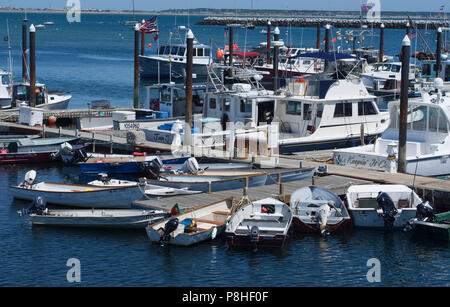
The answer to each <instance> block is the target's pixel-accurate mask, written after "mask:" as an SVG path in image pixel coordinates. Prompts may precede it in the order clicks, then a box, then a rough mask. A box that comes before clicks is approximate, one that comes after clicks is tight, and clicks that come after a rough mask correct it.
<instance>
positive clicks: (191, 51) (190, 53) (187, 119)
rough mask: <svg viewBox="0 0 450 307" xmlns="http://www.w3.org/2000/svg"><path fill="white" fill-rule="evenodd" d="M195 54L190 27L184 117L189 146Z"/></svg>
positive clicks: (190, 139) (187, 40)
mask: <svg viewBox="0 0 450 307" xmlns="http://www.w3.org/2000/svg"><path fill="white" fill-rule="evenodd" d="M193 55H194V34H193V33H192V31H191V29H189V31H188V33H187V35H186V84H185V88H186V113H185V114H186V115H185V118H184V122H185V123H184V145H185V146H188V147H189V152H191V150H190V146H191V145H192V138H191V127H192V69H193V62H192V61H193V60H192V59H193Z"/></svg>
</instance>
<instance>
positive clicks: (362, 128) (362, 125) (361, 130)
mask: <svg viewBox="0 0 450 307" xmlns="http://www.w3.org/2000/svg"><path fill="white" fill-rule="evenodd" d="M360 133H361V136H360V137H361V145H365V144H364V124H361V127H360Z"/></svg>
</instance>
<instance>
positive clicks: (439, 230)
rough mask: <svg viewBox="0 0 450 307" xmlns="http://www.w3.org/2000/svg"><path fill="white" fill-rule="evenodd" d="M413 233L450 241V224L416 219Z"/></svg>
mask: <svg viewBox="0 0 450 307" xmlns="http://www.w3.org/2000/svg"><path fill="white" fill-rule="evenodd" d="M412 234H413V235H414V236H423V237H427V238H437V239H441V240H446V241H450V224H444V223H430V222H423V221H416V222H414V230H413V233H412Z"/></svg>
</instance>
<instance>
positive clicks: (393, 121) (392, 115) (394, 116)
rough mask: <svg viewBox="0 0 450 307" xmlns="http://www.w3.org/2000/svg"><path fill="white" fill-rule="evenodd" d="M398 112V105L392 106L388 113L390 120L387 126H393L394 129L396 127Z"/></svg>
mask: <svg viewBox="0 0 450 307" xmlns="http://www.w3.org/2000/svg"><path fill="white" fill-rule="evenodd" d="M399 116H400V115H399V113H398V106H393V107H392V112H391V113H389V117H390V119H391V122H390V124H389V128H393V129H396V128H398V127H397V122H398V118H399Z"/></svg>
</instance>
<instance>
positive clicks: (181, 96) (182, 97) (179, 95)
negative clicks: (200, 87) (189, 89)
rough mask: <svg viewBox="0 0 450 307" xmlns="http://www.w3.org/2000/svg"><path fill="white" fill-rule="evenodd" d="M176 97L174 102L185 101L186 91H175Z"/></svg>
mask: <svg viewBox="0 0 450 307" xmlns="http://www.w3.org/2000/svg"><path fill="white" fill-rule="evenodd" d="M174 96H175V99H174V100H181V101H184V100H186V91H185V90H184V89H183V90H181V89H175V90H174Z"/></svg>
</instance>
